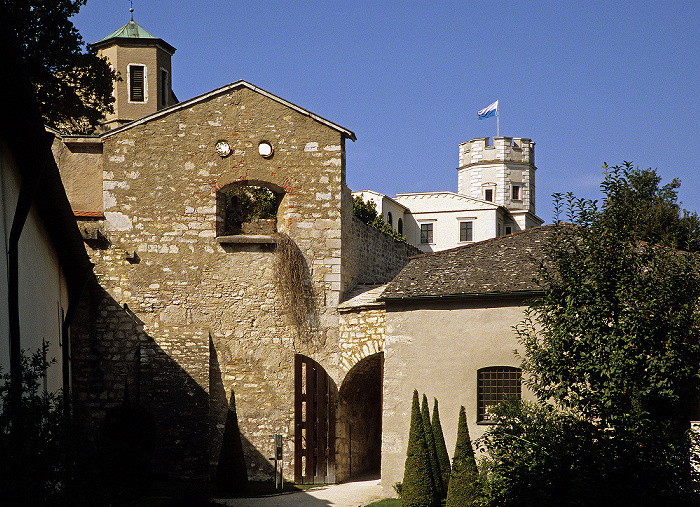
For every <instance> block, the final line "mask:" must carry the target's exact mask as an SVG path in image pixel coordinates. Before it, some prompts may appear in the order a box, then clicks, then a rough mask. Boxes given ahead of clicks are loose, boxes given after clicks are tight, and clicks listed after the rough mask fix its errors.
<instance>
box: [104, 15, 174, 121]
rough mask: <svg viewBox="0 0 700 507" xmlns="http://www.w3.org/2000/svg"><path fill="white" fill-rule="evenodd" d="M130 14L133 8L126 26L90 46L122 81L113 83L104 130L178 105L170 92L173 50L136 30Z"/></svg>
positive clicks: (137, 27)
mask: <svg viewBox="0 0 700 507" xmlns="http://www.w3.org/2000/svg"><path fill="white" fill-rule="evenodd" d="M133 12H134V10H133V8H132V9H131V20H130V21H129V22H128V23H127V24H126V25H124V26H122V27H121V28H119V29H118V30H115V31H114V32H112V33H111V34H109V35H108V36H107V37H105V38H104V39H102V40H100V41H98V42H96V43H94V44H93V45H92V47H93V48H95V49H96V50H97V54H98V55H100V56H104V57H106V58H107V60H109V63H110V65H111V66H112V67H113V68H114V69H115V70H116V71H117V72H118V73H119V75H120V77H121V81H117V82H115V83H114V97H115V99H116V100H115V103H114V113H112V114H109V115H108V116H107V117H106V118H105V120H104V122H103V125H104V130H110V129H113V128H116V127H119V126H120V125H123V124H125V123H128V122H130V121H133V120H137V119H139V118H143V117H144V116H147V115H149V114H152V113H155V112H156V111H158V110H160V109H163V108H165V107H168V106H171V105H173V104H177V102H178V101H177V98H176V97H175V94H174V93H173V92H172V81H171V65H170V58H171V57H172V55H173V54H174V53H175V48H174V47H173V46H171V45H170V44H168V43H167V42H165V41H164V40H163V39H159V38H157V37H154V36H153V35H151V34H150V33H148V32H147V31H146V30H144V29H143V28H142V27H141V26H139V25H138V24H137V23H136V22H135V21H134V14H133Z"/></svg>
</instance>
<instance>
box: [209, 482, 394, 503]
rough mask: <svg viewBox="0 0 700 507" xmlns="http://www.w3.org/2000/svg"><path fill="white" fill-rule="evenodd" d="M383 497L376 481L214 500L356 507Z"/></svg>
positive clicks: (215, 500) (219, 501) (218, 501)
mask: <svg viewBox="0 0 700 507" xmlns="http://www.w3.org/2000/svg"><path fill="white" fill-rule="evenodd" d="M381 498H383V496H382V487H381V486H380V484H379V479H372V480H367V481H355V482H347V483H344V484H333V485H331V486H324V487H322V488H318V489H315V488H314V489H312V490H307V491H299V492H295V493H287V494H285V495H279V496H268V497H262V498H231V499H220V500H217V499H214V500H213V501H214V502H216V503H218V504H220V505H227V506H232V507H276V506H279V507H327V506H334V507H358V506H362V505H367V504H368V503H371V502H374V501H375V500H379V499H381Z"/></svg>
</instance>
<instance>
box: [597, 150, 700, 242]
mask: <svg viewBox="0 0 700 507" xmlns="http://www.w3.org/2000/svg"><path fill="white" fill-rule="evenodd" d="M604 167H605V168H606V169H607V170H608V173H607V177H606V180H605V182H604V185H605V187H606V188H605V189H604V190H605V192H606V200H607V208H608V209H610V210H612V209H617V210H619V211H624V213H625V214H626V216H627V220H628V221H629V222H630V232H631V233H632V235H633V237H634V239H637V240H639V241H645V242H648V243H653V244H660V245H666V246H668V247H671V248H676V249H679V250H685V251H689V252H697V251H700V219H699V218H698V215H697V213H690V212H688V211H687V210H683V209H681V206H680V204H679V203H678V189H679V188H680V186H681V182H680V180H679V179H677V178H674V179H673V180H672V181H671V183H667V184H666V185H663V186H661V177H660V176H659V175H658V174H657V173H656V170H654V169H639V168H634V167H632V164H631V163H630V162H625V163H624V164H623V165H622V166H616V167H607V166H604Z"/></svg>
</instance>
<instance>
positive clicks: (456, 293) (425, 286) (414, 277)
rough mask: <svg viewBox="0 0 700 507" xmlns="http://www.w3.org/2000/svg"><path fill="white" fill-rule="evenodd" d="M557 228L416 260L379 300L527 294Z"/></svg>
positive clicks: (532, 288) (534, 287)
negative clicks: (550, 237) (549, 239)
mask: <svg viewBox="0 0 700 507" xmlns="http://www.w3.org/2000/svg"><path fill="white" fill-rule="evenodd" d="M553 230H554V226H553V225H546V226H543V227H533V228H531V229H526V230H524V231H520V232H516V233H514V234H509V235H508V236H501V237H499V238H494V239H489V240H486V241H481V242H478V243H473V244H471V245H465V246H461V247H458V248H453V249H451V250H443V251H441V252H435V253H430V254H423V255H418V256H416V257H413V258H412V259H411V261H410V262H409V263H408V264H407V265H406V267H405V268H403V270H401V272H400V273H399V274H398V275H397V276H396V277H395V278H394V279H393V280H392V281H391V283H389V286H388V287H387V288H386V289H385V290H384V293H383V294H382V297H381V299H382V300H385V301H395V300H402V299H415V298H420V299H424V298H440V297H468V296H472V297H475V296H486V295H507V294H513V295H515V294H527V293H533V292H538V291H539V290H540V289H539V287H538V285H537V283H536V282H535V275H536V271H537V264H538V261H537V258H538V257H539V256H540V255H541V252H542V245H543V244H544V243H545V242H546V241H547V238H548V237H549V236H550V235H551V234H552V232H553Z"/></svg>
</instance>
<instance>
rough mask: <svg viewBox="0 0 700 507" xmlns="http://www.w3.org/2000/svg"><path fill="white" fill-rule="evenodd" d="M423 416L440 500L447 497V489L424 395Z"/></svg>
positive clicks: (434, 480)
mask: <svg viewBox="0 0 700 507" xmlns="http://www.w3.org/2000/svg"><path fill="white" fill-rule="evenodd" d="M421 416H422V417H423V429H424V430H425V440H426V444H428V458H430V471H431V475H432V476H433V483H434V484H435V493H436V494H437V495H438V497H439V498H444V497H445V487H444V486H443V484H442V470H440V461H439V460H438V455H437V448H436V446H435V437H434V436H433V426H432V424H430V410H429V409H428V397H427V396H426V395H425V394H423V404H422V405H421Z"/></svg>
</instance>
